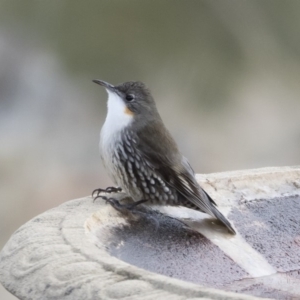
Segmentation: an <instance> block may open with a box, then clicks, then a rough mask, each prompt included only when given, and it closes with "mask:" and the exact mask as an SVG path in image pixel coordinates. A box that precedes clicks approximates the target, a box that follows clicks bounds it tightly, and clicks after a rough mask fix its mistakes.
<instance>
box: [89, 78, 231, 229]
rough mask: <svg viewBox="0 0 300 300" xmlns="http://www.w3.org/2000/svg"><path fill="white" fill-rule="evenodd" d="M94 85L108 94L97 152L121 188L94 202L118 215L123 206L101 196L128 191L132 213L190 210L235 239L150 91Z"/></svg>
mask: <svg viewBox="0 0 300 300" xmlns="http://www.w3.org/2000/svg"><path fill="white" fill-rule="evenodd" d="M93 82H95V83H97V84H99V85H100V86H103V87H104V88H105V89H106V91H107V93H108V101H107V115H106V119H105V122H104V125H103V126H102V129H101V133H100V143H99V147H100V153H101V159H102V162H103V165H104V167H105V169H106V171H107V173H108V175H109V177H110V178H111V179H112V181H113V182H114V184H116V185H117V187H108V188H107V189H96V190H94V191H93V193H92V195H95V193H96V197H95V199H96V198H98V197H101V198H103V199H106V200H110V201H109V203H111V204H112V205H113V206H114V207H115V208H116V209H120V208H122V205H121V204H120V203H119V202H118V201H117V200H115V199H112V198H110V199H108V198H107V197H105V196H101V192H103V191H105V192H108V193H111V192H120V191H124V192H125V193H126V194H127V195H129V196H130V197H131V198H132V199H133V200H134V203H133V205H132V208H133V207H135V206H137V205H139V204H141V203H147V204H155V205H170V206H183V207H187V208H190V209H194V210H197V211H201V212H204V213H206V214H209V215H210V216H212V217H214V218H216V219H218V220H219V221H221V223H223V224H224V225H225V226H226V227H227V229H228V231H229V232H230V233H232V234H235V233H236V232H235V230H234V228H233V227H232V225H231V224H230V222H229V221H228V220H227V219H226V217H225V216H224V215H223V214H222V213H221V212H220V211H219V210H218V208H217V204H216V203H215V201H214V200H213V199H212V198H211V197H210V196H209V194H208V193H207V192H206V191H205V190H204V189H203V188H202V187H201V186H200V185H199V184H198V182H197V181H196V178H195V173H194V171H193V169H192V167H191V165H190V163H189V162H188V160H187V158H185V157H184V156H183V155H182V154H181V152H180V151H179V149H178V146H177V144H176V142H175V140H174V139H173V137H172V136H171V134H170V132H169V131H168V129H167V128H166V127H165V125H164V123H163V120H162V118H161V116H160V114H159V112H158V110H157V107H156V103H155V100H154V98H153V96H152V94H151V92H150V90H149V89H148V88H147V87H146V85H145V84H144V83H143V82H140V81H128V82H124V83H122V84H119V85H116V86H114V85H112V84H110V83H108V82H106V81H103V80H98V79H96V80H93ZM111 200H113V201H111ZM123 208H124V207H123ZM127 208H128V207H127Z"/></svg>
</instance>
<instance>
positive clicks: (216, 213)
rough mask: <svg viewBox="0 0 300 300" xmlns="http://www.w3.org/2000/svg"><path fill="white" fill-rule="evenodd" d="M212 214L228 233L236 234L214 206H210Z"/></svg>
mask: <svg viewBox="0 0 300 300" xmlns="http://www.w3.org/2000/svg"><path fill="white" fill-rule="evenodd" d="M212 213H213V214H214V216H215V217H216V218H217V219H218V220H219V221H221V222H222V223H223V224H224V225H225V226H226V227H227V228H228V230H229V231H230V233H232V234H236V232H235V230H234V229H233V227H232V225H231V224H230V222H229V221H228V220H227V219H226V217H225V216H224V215H223V214H222V213H221V212H220V211H219V210H218V209H217V208H216V207H215V206H212Z"/></svg>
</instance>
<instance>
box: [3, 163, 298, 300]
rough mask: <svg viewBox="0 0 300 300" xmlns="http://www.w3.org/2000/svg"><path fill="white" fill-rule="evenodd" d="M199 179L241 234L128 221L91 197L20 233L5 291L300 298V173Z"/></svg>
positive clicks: (152, 216) (6, 257)
mask: <svg viewBox="0 0 300 300" xmlns="http://www.w3.org/2000/svg"><path fill="white" fill-rule="evenodd" d="M197 180H198V182H199V183H200V185H201V186H202V187H203V188H204V189H205V190H206V191H207V192H208V193H209V194H210V195H211V197H212V198H213V199H215V201H216V202H217V204H218V206H219V209H220V211H222V213H223V214H224V215H225V216H226V217H227V218H228V219H229V220H230V222H231V223H232V224H233V226H234V228H235V229H236V231H237V234H236V235H231V234H230V233H228V232H227V229H226V228H225V227H224V226H223V225H222V224H221V223H219V222H218V221H217V220H215V219H213V218H211V217H209V216H208V215H206V214H202V213H200V212H196V211H192V210H189V209H187V208H175V207H147V206H140V207H139V214H135V215H133V216H124V215H122V214H120V213H119V212H118V211H116V210H115V209H114V208H112V207H111V206H110V205H109V204H106V203H105V201H103V200H97V201H95V202H93V201H92V198H90V197H86V198H82V199H77V200H72V201H68V202H66V203H64V204H63V205H61V206H59V207H57V208H54V209H52V210H49V211H47V212H45V213H43V214H42V215H39V216H37V217H36V218H34V219H32V220H31V221H29V222H28V223H26V224H25V225H23V226H22V227H21V228H20V229H18V230H17V231H16V232H15V233H14V235H13V236H12V237H11V239H10V240H9V241H8V243H7V244H6V245H5V247H4V248H3V250H2V251H1V253H0V282H1V283H2V284H3V285H4V287H6V289H8V290H9V291H10V292H11V293H13V294H14V295H16V296H17V297H19V298H20V299H123V298H124V299H153V298H157V299H201V298H205V299H258V298H257V297H264V298H272V299H299V298H300V275H299V274H300V254H299V253H300V168H299V167H282V168H264V169H257V170H245V171H237V172H226V173H217V174H209V175H197ZM113 196H115V197H118V198H119V199H122V198H126V197H127V196H126V195H124V194H121V193H120V194H115V195H113ZM125 200H126V199H125Z"/></svg>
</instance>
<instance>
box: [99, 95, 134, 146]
mask: <svg viewBox="0 0 300 300" xmlns="http://www.w3.org/2000/svg"><path fill="white" fill-rule="evenodd" d="M106 91H107V93H108V101H107V116H106V119H105V123H104V125H103V127H102V129H101V135H100V144H102V146H104V145H107V144H109V142H110V141H111V139H115V138H116V136H115V135H116V134H117V133H119V132H120V131H121V130H122V129H124V128H126V127H127V126H128V125H129V124H130V123H131V122H132V120H133V115H132V114H130V113H128V109H127V107H126V105H125V103H124V101H123V100H122V99H121V98H120V96H119V95H118V94H116V93H114V92H112V91H109V90H106Z"/></svg>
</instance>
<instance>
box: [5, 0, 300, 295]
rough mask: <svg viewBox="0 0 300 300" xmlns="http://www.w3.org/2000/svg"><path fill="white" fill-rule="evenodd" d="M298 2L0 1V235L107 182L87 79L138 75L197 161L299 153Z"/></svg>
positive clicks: (236, 165)
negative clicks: (99, 152)
mask: <svg viewBox="0 0 300 300" xmlns="http://www.w3.org/2000/svg"><path fill="white" fill-rule="evenodd" d="M299 13H300V2H299V1H297V0H290V1H279V0H278V1H270V0H263V1H254V0H251V1H250V0H248V1H240V0H236V1H235V0H231V1H229V0H225V1H224V0H219V1H215V0H206V1H204V0H201V1H199V0H188V1H176V0H173V1H171V0H168V1H167V0H159V1H158V0H157V1H154V0H151V1H150V0H144V1H137V0H130V1H120V0H119V1H116V0H109V1H108V0H105V1H79V0H72V1H71V0H69V1H66V0H62V1H58V0H52V1H32V0H28V1H17V0H12V1H4V0H2V1H0V66H1V67H0V143H1V145H0V178H1V180H0V193H1V194H0V248H2V246H3V245H4V244H5V242H6V241H7V239H8V238H9V236H10V235H11V234H12V233H13V232H14V231H15V230H16V229H17V228H18V227H19V226H20V225H22V224H23V223H24V222H26V221H27V220H29V219H30V218H32V217H33V216H35V215H37V214H39V213H41V212H43V211H45V210H47V209H50V208H51V207H54V206H56V205H59V204H60V203H63V202H64V201H67V200H70V199H74V198H79V197H81V196H85V195H87V194H89V193H90V192H91V190H93V189H94V188H96V187H100V186H101V187H105V186H106V185H108V184H110V180H109V179H108V178H107V176H106V174H105V172H104V170H103V168H102V165H101V162H100V157H99V154H98V139H99V130H100V127H101V126H102V124H103V122H104V119H105V114H106V94H105V92H104V90H102V89H101V88H100V87H99V86H96V85H95V84H93V83H92V82H91V80H92V79H94V78H99V79H103V80H106V81H109V82H111V83H113V84H116V83H120V82H123V81H128V80H141V81H144V82H145V83H146V84H147V85H148V86H149V87H150V89H151V90H152V93H153V95H154V96H155V99H156V102H157V106H158V108H159V110H160V112H161V115H162V117H163V119H164V121H165V123H166V125H167V127H168V128H169V129H170V131H171V133H172V134H173V136H174V138H175V139H176V140H177V142H178V144H179V147H180V149H181V150H182V152H183V153H184V154H185V156H187V157H188V159H189V160H190V162H191V164H192V166H193V167H194V169H195V171H196V172H197V173H209V172H221V171H229V170H236V169H248V168H258V167H265V166H284V165H297V164H299V148H300V118H299V114H300V113H299V112H300V101H299V91H300V85H299V78H300V76H299V75H300V38H299V26H300V21H299ZM0 288H1V290H0V298H1V299H5V300H6V299H13V297H12V296H9V295H8V294H7V293H6V292H5V291H4V290H3V288H2V287H0Z"/></svg>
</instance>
